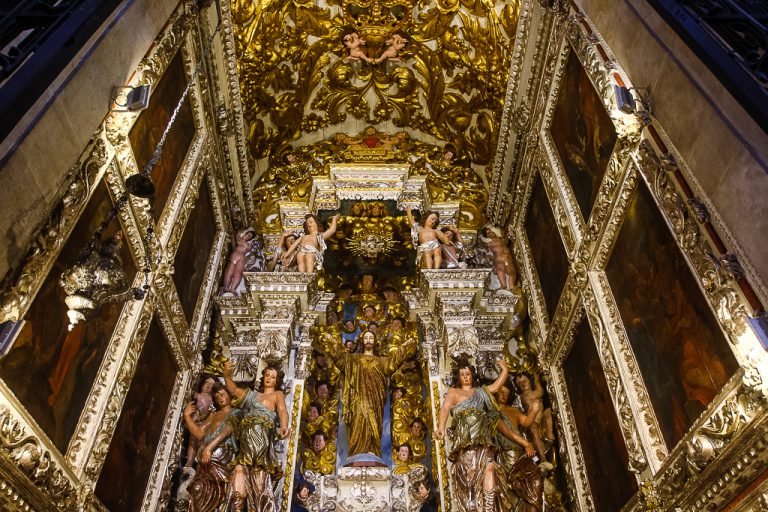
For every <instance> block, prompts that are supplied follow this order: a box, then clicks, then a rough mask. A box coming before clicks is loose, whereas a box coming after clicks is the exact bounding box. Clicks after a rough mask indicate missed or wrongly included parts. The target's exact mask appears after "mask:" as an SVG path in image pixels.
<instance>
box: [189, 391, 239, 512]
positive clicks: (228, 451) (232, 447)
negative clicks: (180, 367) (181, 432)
mask: <svg viewBox="0 0 768 512" xmlns="http://www.w3.org/2000/svg"><path fill="white" fill-rule="evenodd" d="M212 394H213V400H214V404H215V405H214V406H215V408H216V410H215V411H214V412H213V413H211V414H210V416H209V417H208V418H207V420H206V421H205V422H197V421H195V413H196V406H195V402H190V403H189V404H187V406H186V407H185V408H184V424H185V425H186V426H187V429H189V434H190V437H191V439H194V440H196V441H197V442H199V443H200V450H199V452H198V454H197V458H198V465H197V471H196V472H195V476H194V478H193V479H192V482H191V483H190V484H189V487H188V488H187V490H188V492H189V495H190V507H189V510H190V512H214V511H217V510H220V507H222V506H223V505H225V504H226V501H227V490H228V487H229V464H230V463H231V462H232V460H233V459H234V458H235V452H236V443H235V439H234V437H233V435H232V434H233V433H234V432H235V430H236V427H237V423H238V418H239V414H240V411H239V409H235V408H234V407H232V398H231V396H230V394H229V392H228V391H227V390H226V388H224V386H222V385H221V384H216V385H214V387H213V391H212Z"/></svg>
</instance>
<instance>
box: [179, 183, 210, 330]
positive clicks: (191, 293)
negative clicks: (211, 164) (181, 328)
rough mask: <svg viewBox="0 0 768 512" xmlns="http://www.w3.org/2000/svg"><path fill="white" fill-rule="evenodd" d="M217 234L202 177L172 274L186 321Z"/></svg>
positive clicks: (195, 301) (206, 185)
mask: <svg viewBox="0 0 768 512" xmlns="http://www.w3.org/2000/svg"><path fill="white" fill-rule="evenodd" d="M216 233H217V227H216V220H215V217H214V211H213V201H212V199H211V193H210V191H209V189H208V182H207V180H206V179H203V180H202V181H201V183H200V192H199V195H198V198H197V203H195V206H194V208H193V209H192V212H191V213H190V214H189V219H188V220H187V225H186V227H185V229H184V234H183V235H182V236H181V242H180V243H179V248H178V250H177V251H176V261H175V267H176V270H175V272H174V274H173V281H174V283H175V284H176V290H177V291H178V293H179V300H180V301H181V307H182V308H183V309H184V314H185V315H186V317H187V321H188V322H191V321H192V316H193V315H194V312H195V306H196V304H197V300H198V296H199V295H200V287H201V286H202V284H203V280H204V279H205V274H206V271H207V269H208V259H209V256H210V254H211V250H212V249H213V243H214V241H215V240H216Z"/></svg>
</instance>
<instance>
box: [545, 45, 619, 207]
mask: <svg viewBox="0 0 768 512" xmlns="http://www.w3.org/2000/svg"><path fill="white" fill-rule="evenodd" d="M550 132H551V133H552V139H553V140H554V142H555V147H556V148H557V152H558V154H559V155H560V160H561V161H562V163H563V168H564V169H565V173H566V175H567V176H568V181H569V182H570V184H571V188H572V189H573V193H574V195H575V196H576V202H577V203H578V205H579V210H581V214H582V215H583V216H584V222H587V221H588V220H589V216H590V214H591V213H592V207H593V205H594V204H595V199H596V198H597V191H598V189H599V188H600V183H601V182H602V181H603V176H604V175H605V170H606V168H607V167H608V161H609V160H610V158H611V153H612V152H613V147H614V145H615V144H616V129H615V128H614V126H613V123H612V122H611V118H610V116H609V115H608V112H607V111H606V110H605V106H604V105H603V102H602V100H601V99H600V96H598V94H597V91H595V88H594V87H593V86H592V82H590V80H589V77H588V76H587V73H586V71H584V68H583V67H582V65H581V63H580V62H579V59H578V57H576V55H575V52H571V53H570V56H569V57H568V62H567V63H566V65H565V76H564V78H563V83H562V84H561V86H560V92H559V95H558V97H557V103H556V105H555V112H554V114H553V116H552V126H551V127H550Z"/></svg>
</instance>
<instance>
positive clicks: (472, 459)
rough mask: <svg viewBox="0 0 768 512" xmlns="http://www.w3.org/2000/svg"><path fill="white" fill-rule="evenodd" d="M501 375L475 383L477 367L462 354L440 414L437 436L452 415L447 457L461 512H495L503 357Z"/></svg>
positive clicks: (504, 369)
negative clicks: (496, 435)
mask: <svg viewBox="0 0 768 512" xmlns="http://www.w3.org/2000/svg"><path fill="white" fill-rule="evenodd" d="M498 365H499V367H500V368H501V373H499V377H498V378H497V379H496V380H495V381H494V382H493V384H491V385H489V386H482V387H475V370H474V368H473V367H472V365H470V364H469V360H468V358H461V359H460V360H459V361H458V363H457V364H456V366H455V367H454V369H453V372H452V373H453V387H452V388H450V389H449V390H448V394H447V395H446V396H445V400H444V401H443V405H442V406H441V407H440V417H439V420H438V425H437V430H436V431H435V433H434V436H435V438H436V439H438V440H441V439H443V438H444V437H445V425H446V422H447V421H448V413H449V412H450V414H451V416H452V417H453V422H452V424H451V428H450V429H449V431H448V435H449V437H450V438H451V441H452V443H451V444H452V446H451V450H450V452H449V454H448V458H449V459H450V460H451V462H453V468H452V470H451V473H452V481H453V485H454V486H455V490H456V498H457V500H456V502H457V503H456V504H457V508H456V510H458V511H459V512H470V511H474V510H477V511H480V512H495V506H496V487H497V486H496V462H495V460H494V455H495V453H496V448H495V439H494V433H495V431H496V425H495V424H496V419H497V417H494V415H493V414H492V413H493V412H495V411H496V410H497V406H496V401H495V400H494V398H493V396H492V395H493V394H494V393H497V392H498V391H499V390H500V389H501V387H502V385H503V384H504V382H505V381H506V380H507V376H508V375H509V367H508V366H507V362H506V361H505V360H504V359H500V360H499V362H498Z"/></svg>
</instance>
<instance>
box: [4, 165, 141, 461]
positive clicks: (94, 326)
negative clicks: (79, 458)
mask: <svg viewBox="0 0 768 512" xmlns="http://www.w3.org/2000/svg"><path fill="white" fill-rule="evenodd" d="M112 207H113V203H112V199H111V197H110V195H109V192H108V191H107V188H106V184H105V183H104V181H103V180H102V182H101V183H100V184H99V185H98V186H97V187H96V189H95V190H94V192H93V195H92V197H91V199H90V201H89V203H88V205H87V206H86V208H85V210H84V211H83V214H82V215H81V217H80V219H79V221H78V222H77V224H76V225H75V228H74V230H73V231H72V235H71V236H70V238H69V240H67V242H66V244H65V245H64V248H63V249H62V251H61V254H59V257H58V258H57V260H56V262H55V263H54V264H53V267H52V268H51V271H50V273H49V274H48V276H47V277H46V279H45V281H44V283H43V285H42V287H41V288H40V291H39V292H38V293H37V296H36V297H35V299H34V301H33V302H32V304H31V306H30V308H29V310H28V311H27V313H26V315H25V316H24V320H25V324H24V326H23V327H22V329H21V331H20V332H19V334H18V335H17V337H16V340H15V342H14V344H13V347H12V348H11V350H10V351H9V352H8V354H7V355H6V356H5V357H3V358H2V359H0V378H2V379H3V381H4V382H5V383H6V385H7V386H8V387H9V388H10V389H11V391H13V393H14V395H16V397H17V398H18V399H19V401H20V402H21V404H22V405H23V406H24V407H25V408H26V409H27V411H29V413H30V414H31V415H32V417H33V418H34V420H35V421H36V422H37V424H38V425H39V426H40V428H41V429H42V430H43V432H45V434H46V435H47V436H48V437H49V438H50V439H51V441H52V442H53V444H54V445H55V446H56V448H58V449H59V451H60V452H62V453H65V452H66V450H67V446H68V444H69V441H70V439H71V437H72V435H73V434H74V432H75V428H76V427H77V422H78V420H79V418H80V413H81V411H82V409H83V407H84V406H85V403H86V400H87V398H88V394H89V393H90V391H91V386H92V385H93V382H94V380H95V379H96V374H97V373H98V369H99V366H100V365H101V361H102V359H103V358H104V354H105V352H106V349H107V346H108V345H109V341H110V339H111V338H112V333H113V331H114V329H115V326H116V324H117V321H118V317H119V316H120V312H121V310H122V308H123V304H122V303H110V304H105V305H103V306H101V307H99V308H98V309H97V310H96V311H95V312H94V314H92V315H91V316H89V317H88V319H87V320H86V321H85V322H81V323H79V324H77V325H75V326H74V328H73V329H72V330H71V331H68V330H67V324H68V318H67V306H66V304H65V303H64V298H65V296H66V294H65V293H64V291H63V290H62V288H61V286H60V285H59V277H60V276H61V273H62V272H63V271H64V269H65V268H67V267H68V266H69V265H71V264H72V262H74V261H75V259H76V257H77V254H78V252H79V251H80V250H82V249H83V248H85V247H87V245H88V244H89V242H90V241H91V236H92V234H93V233H94V232H95V231H96V229H98V228H99V225H100V224H101V223H102V222H103V221H104V219H105V218H106V216H107V215H108V214H109V211H110V210H111V209H112ZM118 230H119V224H118V221H117V220H116V219H113V220H112V222H111V224H110V225H109V226H108V227H107V228H106V229H105V230H104V231H103V233H102V240H106V239H107V238H108V237H111V236H112V235H114V234H115V233H116V232H117V231H118ZM119 255H120V258H121V260H122V262H123V268H124V269H125V274H126V283H130V282H132V280H133V277H134V276H135V274H136V268H135V265H134V262H133V259H132V256H131V254H130V251H129V250H128V247H127V245H126V244H125V243H123V244H122V246H121V248H120V252H119Z"/></svg>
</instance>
